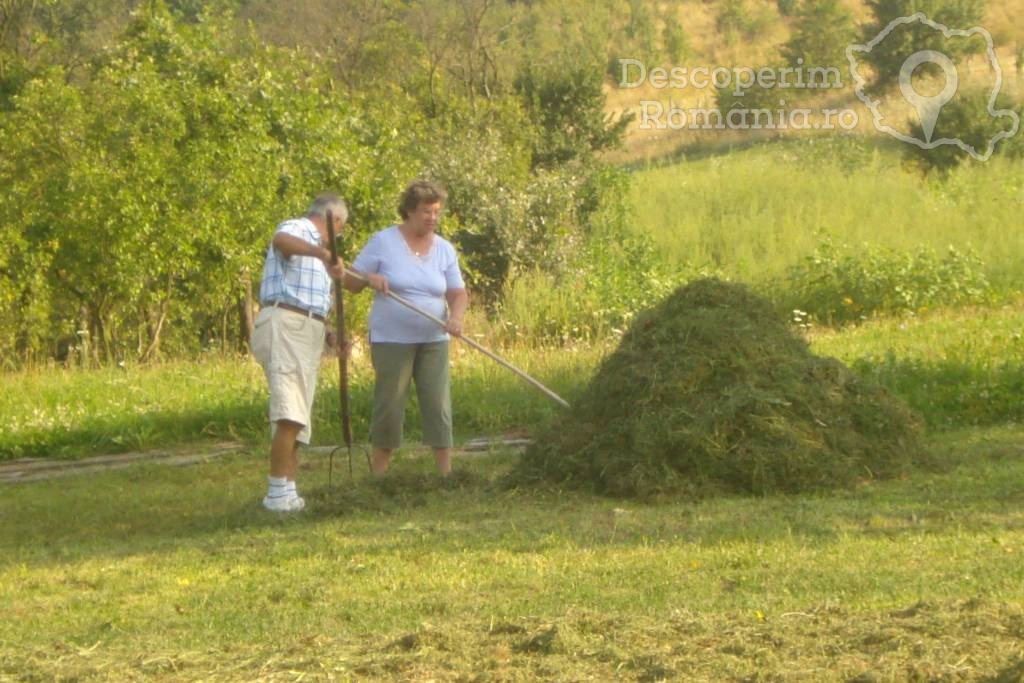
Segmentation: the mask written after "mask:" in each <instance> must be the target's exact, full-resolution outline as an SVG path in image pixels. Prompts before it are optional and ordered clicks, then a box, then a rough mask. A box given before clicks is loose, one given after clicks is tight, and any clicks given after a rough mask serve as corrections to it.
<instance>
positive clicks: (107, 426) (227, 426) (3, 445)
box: [0, 342, 603, 460]
mask: <svg viewBox="0 0 1024 683" xmlns="http://www.w3.org/2000/svg"><path fill="white" fill-rule="evenodd" d="M502 353H503V355H504V356H505V357H506V358H507V359H508V360H510V361H511V362H512V363H513V364H516V365H517V366H519V367H520V368H522V369H523V370H525V371H526V372H528V373H530V374H533V375H535V376H536V377H538V378H539V379H540V380H541V381H542V382H544V383H545V384H547V385H548V386H550V387H551V388H552V389H553V390H554V391H555V392H556V393H559V394H560V395H562V396H563V397H565V398H567V399H569V400H571V397H572V395H573V394H574V393H575V392H576V391H578V390H579V388H580V387H581V386H583V385H584V384H585V383H586V382H587V380H588V379H589V377H590V373H591V372H592V371H593V368H594V367H595V366H596V364H597V358H599V357H600V355H601V354H602V353H603V350H602V348H601V347H600V346H591V347H587V348H580V349H575V350H570V349H551V348H548V349H544V348H533V349H528V348H514V349H510V350H504V351H502ZM452 375H453V380H452V402H453V412H454V418H455V428H456V434H457V436H459V437H472V436H481V435H493V434H501V433H506V432H515V431H517V430H523V429H527V428H528V427H530V426H531V425H534V424H536V423H537V422H538V421H540V420H543V419H545V418H546V417H547V416H549V415H550V414H551V413H552V412H553V411H554V410H559V409H560V408H559V407H558V406H557V405H556V404H554V403H553V402H552V401H551V400H550V399H549V398H547V397H545V396H544V395H543V394H541V393H539V392H537V391H536V390H535V389H533V388H531V387H529V386H528V385H526V384H525V383H524V382H523V380H521V379H520V378H518V377H516V376H515V375H513V374H512V373H510V372H509V371H508V370H505V369H504V368H502V367H500V366H498V365H497V364H495V363H494V362H493V361H491V360H489V359H487V358H485V357H484V356H482V355H480V354H478V353H476V352H475V351H471V350H470V349H468V347H465V346H462V345H460V344H458V343H457V342H455V343H453V345H452ZM4 381H5V383H6V384H7V386H9V387H16V388H17V390H15V391H6V392H3V393H2V394H0V414H2V415H3V416H4V423H5V424H4V429H3V431H2V432H0V460H5V459H10V458H16V457H30V456H32V457H65V458H74V457H80V456H83V455H88V454H93V453H98V452H101V453H115V452H122V451H128V450H137V449H145V448H153V447H156V446H166V445H169V444H180V443H189V442H194V441H197V440H208V439H236V440H240V441H243V442H246V443H261V442H262V441H263V440H265V439H266V437H267V434H268V431H267V430H268V428H267V418H266V408H267V389H266V381H265V380H264V378H263V373H262V370H261V369H260V368H259V366H258V365H257V364H256V363H255V361H253V360H252V359H250V358H244V357H221V358H210V359H207V360H205V361H203V362H200V363H191V362H176V363H165V364H160V365H152V366H141V367H132V366H126V367H123V368H119V367H114V368H104V369H100V370H77V371H72V370H63V369H59V368H51V369H42V368H40V369H35V370H31V371H25V372H19V373H8V374H6V375H4ZM349 381H350V386H349V389H350V396H351V416H352V425H353V431H354V436H355V439H356V441H357V442H359V443H362V442H365V441H366V438H367V433H368V430H369V419H370V406H371V397H372V390H373V389H372V387H373V377H372V370H371V368H370V366H369V358H368V357H366V355H365V354H357V356H356V357H355V358H353V360H352V361H351V363H350V380H349ZM338 384H339V374H338V368H337V362H336V360H334V359H332V358H328V359H325V360H324V362H323V365H322V367H321V371H320V376H319V383H318V388H317V397H316V400H315V403H314V415H313V444H314V445H327V444H332V445H336V444H338V443H339V442H340V438H341V437H340V434H341V429H340V426H339V425H340V418H339V407H340V396H339V392H338ZM419 435H420V424H419V414H418V411H417V410H416V405H415V392H412V391H411V392H410V404H409V408H408V410H407V419H406V436H407V440H408V441H410V442H415V440H416V439H418V438H419Z"/></svg>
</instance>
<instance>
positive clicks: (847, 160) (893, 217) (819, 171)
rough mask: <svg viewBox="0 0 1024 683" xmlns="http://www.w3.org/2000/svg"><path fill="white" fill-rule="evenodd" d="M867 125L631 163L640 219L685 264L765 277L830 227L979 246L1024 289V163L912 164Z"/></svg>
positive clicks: (846, 233) (845, 238) (992, 269)
mask: <svg viewBox="0 0 1024 683" xmlns="http://www.w3.org/2000/svg"><path fill="white" fill-rule="evenodd" d="M871 144H872V143H871V142H870V141H866V140H864V139H862V138H859V137H852V138H840V137H831V138H829V137H820V138H809V139H801V140H791V141H781V142H774V143H769V144H763V145H758V146H756V147H752V148H750V149H746V150H742V151H736V152H733V153H730V154H727V155H723V156H715V157H709V158H705V159H698V160H693V161H689V162H684V163H677V164H673V165H666V166H659V167H652V168H648V169H646V170H639V171H636V172H635V173H634V182H633V190H632V201H631V204H632V207H633V212H632V216H633V220H632V224H633V225H634V227H635V229H636V230H637V231H639V232H642V233H645V234H648V235H650V236H651V237H652V238H653V239H654V240H655V241H656V243H657V245H658V247H659V248H660V250H661V251H662V252H663V253H665V254H666V255H667V256H668V257H669V258H672V259H673V260H674V261H675V262H676V263H677V264H679V265H680V266H684V265H685V267H687V268H701V267H705V268H710V269H712V270H717V271H720V272H722V273H723V274H724V275H726V276H728V277H730V278H734V279H739V280H744V281H748V282H750V281H754V282H757V281H767V280H770V279H772V278H777V277H780V276H782V275H783V274H784V273H785V271H786V269H787V268H789V267H790V266H792V265H793V264H795V263H796V262H798V261H799V260H800V259H802V258H804V257H805V256H807V255H809V254H810V253H812V252H813V251H814V249H815V247H817V246H818V245H819V244H820V242H821V238H822V236H829V237H831V238H832V240H833V242H834V243H835V244H836V245H837V246H839V245H844V244H845V245H848V246H849V247H850V249H851V250H857V249H859V248H860V247H861V246H862V245H864V244H869V245H876V246H884V247H891V248H894V249H897V250H900V251H916V250H917V249H918V248H919V247H920V246H922V245H927V246H930V247H932V248H934V249H935V250H936V251H938V252H939V253H942V252H943V251H944V250H945V249H946V247H947V246H948V245H953V246H956V247H957V248H958V249H966V248H967V247H973V248H974V249H975V251H976V252H977V253H978V255H979V256H980V257H981V259H982V261H983V262H984V263H985V264H987V267H988V275H989V277H990V279H991V280H992V282H993V284H994V285H996V286H997V288H1005V289H1012V290H1019V289H1020V287H1019V282H1020V278H1019V277H1018V274H1019V272H1020V258H1021V255H1022V254H1024V232H1022V231H1020V230H1011V229H1009V227H1010V226H1013V225H1017V224H1018V223H1019V221H1020V215H1021V211H1022V209H1024V191H1022V189H1024V168H1022V166H1021V165H1020V164H1019V163H1016V162H1013V161H1010V160H1005V159H999V158H997V159H993V160H992V161H990V162H987V163H971V164H964V165H963V166H962V167H960V168H958V169H956V170H955V171H954V172H953V173H952V174H951V175H950V177H949V178H948V179H945V180H942V179H938V178H931V179H928V180H925V179H922V178H921V176H920V175H917V174H915V173H912V172H908V171H906V170H904V169H903V166H902V163H901V161H900V157H899V152H898V149H896V148H895V147H893V146H881V147H872V146H871Z"/></svg>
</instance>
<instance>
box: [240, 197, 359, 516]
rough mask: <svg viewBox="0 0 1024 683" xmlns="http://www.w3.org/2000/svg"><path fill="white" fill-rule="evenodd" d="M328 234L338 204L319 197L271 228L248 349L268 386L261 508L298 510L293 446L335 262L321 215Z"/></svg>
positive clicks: (308, 406) (315, 366)
mask: <svg viewBox="0 0 1024 683" xmlns="http://www.w3.org/2000/svg"><path fill="white" fill-rule="evenodd" d="M328 212H330V213H331V214H332V216H333V219H334V230H335V234H340V233H341V230H342V228H344V226H345V221H346V220H348V208H347V207H346V206H345V202H344V201H342V199H341V198H340V197H338V196H337V195H334V194H327V193H325V194H321V195H319V196H318V197H317V198H316V199H315V200H314V201H313V204H312V205H311V206H310V207H309V210H308V211H307V212H306V215H305V216H304V217H302V218H296V219H292V220H287V221H285V222H283V223H281V224H280V225H278V226H277V230H276V231H275V232H274V237H273V239H272V240H271V243H270V247H269V248H268V249H267V259H266V262H265V263H264V266H263V279H262V281H261V282H260V312H259V315H258V316H257V317H256V324H255V326H254V329H253V335H252V350H253V355H255V356H256V360H258V361H259V363H260V365H262V366H263V371H264V373H265V374H266V376H267V384H268V385H269V386H270V410H269V418H270V425H271V427H270V430H271V442H270V477H269V486H268V490H267V495H266V497H265V498H264V499H263V506H264V507H265V508H267V509H268V510H274V511H278V512H297V511H299V510H301V509H303V508H304V507H305V506H306V502H305V501H304V500H303V499H302V497H300V496H299V494H298V491H297V490H296V488H295V473H296V471H297V470H298V467H299V444H308V443H309V438H310V434H311V427H312V415H313V396H314V394H315V393H316V376H317V371H318V370H319V368H320V356H321V354H322V353H323V347H324V339H325V337H326V336H327V335H326V333H325V330H326V325H325V321H326V320H325V319H326V317H327V314H328V313H329V312H330V310H331V304H332V299H331V282H332V278H341V277H342V276H343V274H344V267H343V264H342V262H341V260H340V259H339V260H337V261H334V262H332V261H331V249H330V243H329V240H330V237H329V232H328V229H327V214H328Z"/></svg>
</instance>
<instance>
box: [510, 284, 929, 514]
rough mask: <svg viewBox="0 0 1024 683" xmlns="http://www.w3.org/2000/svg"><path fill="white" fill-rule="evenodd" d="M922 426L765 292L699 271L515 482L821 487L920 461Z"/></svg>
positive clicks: (650, 317)
mask: <svg viewBox="0 0 1024 683" xmlns="http://www.w3.org/2000/svg"><path fill="white" fill-rule="evenodd" d="M920 432H921V424H920V421H919V419H918V418H917V417H916V416H914V415H913V414H912V413H911V412H910V411H909V410H908V409H907V408H906V406H905V405H903V404H902V403H901V402H900V401H899V400H897V399H895V398H894V397H892V396H891V395H890V394H889V393H888V392H886V391H885V390H884V389H882V388H881V387H879V386H878V385H876V384H874V383H871V382H869V381H866V380H863V379H861V378H859V377H858V376H857V375H855V374H854V373H852V372H851V371H849V370H848V369H847V368H846V367H845V366H844V365H843V364H842V363H840V362H839V361H837V360H835V359H829V358H818V357H816V356H814V355H812V354H811V353H810V351H809V349H808V347H807V343H806V342H805V341H804V340H803V339H802V338H801V337H799V336H797V335H796V334H795V333H794V332H793V330H792V329H791V328H790V327H789V326H788V325H787V323H786V321H785V319H784V318H783V317H782V316H780V315H779V314H778V312H776V311H775V310H774V308H773V307H772V305H771V303H769V302H768V301H767V300H765V299H762V298H761V297H758V296H755V295H754V294H752V293H751V292H750V291H749V290H748V289H747V288H746V287H744V286H742V285H737V284H729V283H724V282H721V281H719V280H713V279H705V280H698V281H695V282H692V283H690V284H688V285H686V286H685V287H681V288H680V289H678V290H677V291H675V292H674V293H673V294H672V295H670V296H669V297H667V298H666V299H665V300H664V301H662V302H661V303H660V304H658V305H656V306H655V307H653V308H651V309H649V310H647V311H644V312H643V314H641V315H639V316H638V317H637V318H636V320H635V321H634V322H633V324H632V326H631V327H630V330H629V332H627V333H626V335H625V336H624V337H623V339H622V342H621V343H620V344H619V346H618V348H617V349H616V350H615V351H614V352H613V353H612V354H611V355H610V356H609V357H608V358H607V359H606V360H605V362H604V363H603V364H602V365H601V367H600V369H599V370H598V372H597V374H596V376H595V377H594V379H593V381H592V382H591V384H590V385H589V386H588V387H587V388H586V389H585V390H584V392H583V394H582V395H581V396H579V397H578V398H576V399H575V401H574V404H573V407H572V409H571V410H570V411H569V412H567V413H564V414H563V415H562V416H561V417H560V418H558V419H556V421H555V422H553V423H552V424H550V425H549V426H548V427H547V428H546V429H545V430H544V431H542V432H541V433H540V434H538V435H537V439H536V441H535V442H534V444H533V445H532V446H531V447H530V448H529V449H528V450H527V452H526V453H525V454H524V457H523V459H522V460H521V462H520V465H519V468H518V470H517V472H516V475H515V477H514V479H515V481H516V482H518V483H530V482H538V481H548V482H556V483H559V484H562V485H568V486H574V487H580V488H585V489H591V490H595V491H598V492H602V493H608V494H612V495H622V496H636V497H648V496H652V495H658V494H685V495H692V494H708V493H716V492H721V491H728V492H746V493H756V494H767V493H774V492H781V491H802V490H809V489H821V488H828V487H835V486H846V485H850V484H853V483H854V482H856V481H857V480H859V479H863V478H871V477H887V476H894V475H898V474H899V473H901V472H903V471H905V470H906V469H907V468H908V467H911V466H913V465H914V464H915V463H918V462H921V461H922V460H923V458H924V454H923V452H922V450H921V447H920V444H919V435H920Z"/></svg>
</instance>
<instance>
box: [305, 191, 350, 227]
mask: <svg viewBox="0 0 1024 683" xmlns="http://www.w3.org/2000/svg"><path fill="white" fill-rule="evenodd" d="M328 211H330V212H331V213H333V214H334V217H335V218H340V219H341V222H342V223H344V222H345V221H347V220H348V207H347V206H345V200H344V199H342V198H341V197H339V196H338V195H336V194H334V193H332V192H323V193H321V194H318V195H317V196H316V199H314V200H313V203H312V204H310V205H309V210H308V211H307V212H306V215H307V216H320V217H321V218H327V212H328Z"/></svg>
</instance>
